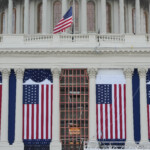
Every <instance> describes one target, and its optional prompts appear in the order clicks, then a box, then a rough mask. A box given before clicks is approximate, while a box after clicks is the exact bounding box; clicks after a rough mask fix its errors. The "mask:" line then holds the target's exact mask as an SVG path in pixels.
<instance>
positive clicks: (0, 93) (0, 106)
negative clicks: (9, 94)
mask: <svg viewBox="0 0 150 150" xmlns="http://www.w3.org/2000/svg"><path fill="white" fill-rule="evenodd" d="M1 111H2V85H0V135H1Z"/></svg>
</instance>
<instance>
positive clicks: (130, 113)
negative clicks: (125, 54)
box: [124, 68, 134, 145]
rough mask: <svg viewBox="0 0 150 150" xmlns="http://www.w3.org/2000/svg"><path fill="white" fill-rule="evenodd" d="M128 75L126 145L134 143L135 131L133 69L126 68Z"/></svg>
mask: <svg viewBox="0 0 150 150" xmlns="http://www.w3.org/2000/svg"><path fill="white" fill-rule="evenodd" d="M124 74H125V77H126V145H132V144H134V132H133V127H134V126H133V97H132V74H133V69H131V68H127V69H125V70H124Z"/></svg>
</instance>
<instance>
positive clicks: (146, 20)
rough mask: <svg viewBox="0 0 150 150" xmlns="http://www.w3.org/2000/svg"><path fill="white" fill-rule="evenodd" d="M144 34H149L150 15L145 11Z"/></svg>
mask: <svg viewBox="0 0 150 150" xmlns="http://www.w3.org/2000/svg"><path fill="white" fill-rule="evenodd" d="M144 32H145V33H148V15H147V12H146V11H144Z"/></svg>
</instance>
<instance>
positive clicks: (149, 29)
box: [148, 1, 150, 33]
mask: <svg viewBox="0 0 150 150" xmlns="http://www.w3.org/2000/svg"><path fill="white" fill-rule="evenodd" d="M148 8H149V21H148V33H150V1H149V7H148Z"/></svg>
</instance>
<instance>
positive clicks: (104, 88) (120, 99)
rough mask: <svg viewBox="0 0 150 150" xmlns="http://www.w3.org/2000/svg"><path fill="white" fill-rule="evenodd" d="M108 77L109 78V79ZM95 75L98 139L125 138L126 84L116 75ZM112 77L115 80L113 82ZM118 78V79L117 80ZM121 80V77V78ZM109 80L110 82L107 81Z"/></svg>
mask: <svg viewBox="0 0 150 150" xmlns="http://www.w3.org/2000/svg"><path fill="white" fill-rule="evenodd" d="M109 78H110V79H109ZM104 79H105V81H103V77H98V76H97V81H96V112H97V139H98V140H108V141H109V140H125V139H126V85H125V82H124V81H123V82H122V81H121V82H120V83H119V82H118V81H119V80H120V79H119V78H117V77H116V79H115V78H113V77H111V75H110V77H104ZM113 79H114V80H116V81H114V83H113ZM117 80H118V81H117ZM121 80H122V79H121ZM109 81H110V83H109Z"/></svg>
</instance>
